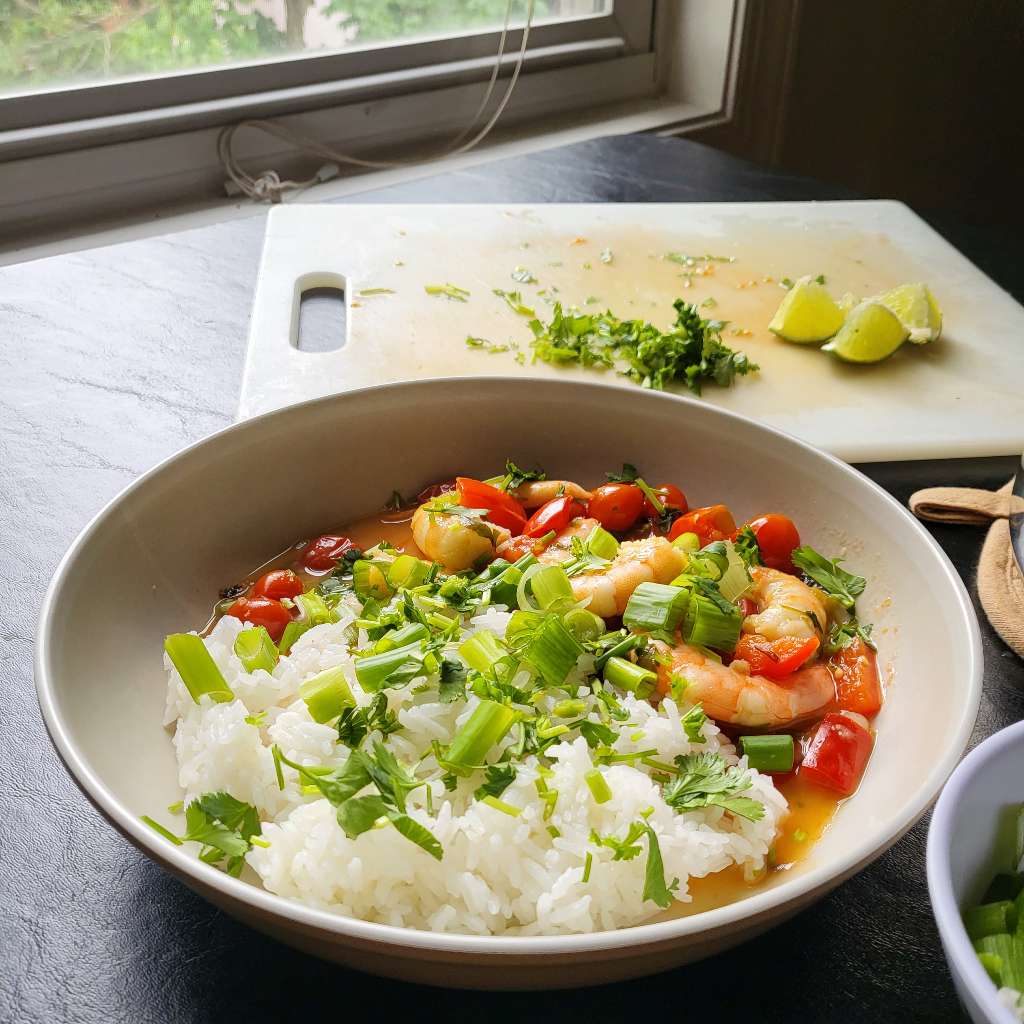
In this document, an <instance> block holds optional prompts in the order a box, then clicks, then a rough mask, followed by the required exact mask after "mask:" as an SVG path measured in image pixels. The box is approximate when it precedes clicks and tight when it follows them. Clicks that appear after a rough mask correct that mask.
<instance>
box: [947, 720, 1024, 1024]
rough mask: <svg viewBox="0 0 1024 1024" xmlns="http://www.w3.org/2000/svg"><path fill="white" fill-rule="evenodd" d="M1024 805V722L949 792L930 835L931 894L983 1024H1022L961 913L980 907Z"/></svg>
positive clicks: (962, 984)
mask: <svg viewBox="0 0 1024 1024" xmlns="http://www.w3.org/2000/svg"><path fill="white" fill-rule="evenodd" d="M1020 803H1024V722H1018V723H1017V724H1016V725H1011V726H1009V727H1008V728H1006V729H1003V730H1001V731H1000V732H997V733H996V734H995V735H994V736H990V737H989V738H988V739H987V740H985V742H984V743H981V744H979V745H978V746H977V747H975V748H974V750H972V751H971V752H970V754H968V755H967V757H965V758H964V760H963V761H962V762H961V764H960V766H959V767H958V768H957V769H956V771H955V772H953V774H952V776H951V777H950V780H949V782H948V783H947V784H946V788H945V789H944V790H943V791H942V795H941V796H940V797H939V800H938V803H937V804H936V805H935V813H934V814H933V815H932V821H931V825H930V827H929V829H928V856H927V863H928V892H929V894H930V896H931V900H932V911H933V912H934V914H935V921H936V923H937V924H938V926H939V937H940V938H941V939H942V948H943V950H944V951H945V954H946V960H947V962H948V963H949V970H950V973H951V974H952V975H953V983H954V984H955V985H956V990H957V992H958V993H959V994H960V998H961V999H962V1000H963V1003H964V1006H965V1007H966V1008H967V1012H968V1013H969V1014H970V1016H971V1020H973V1021H974V1022H975V1024H1016V1022H1017V1018H1016V1017H1015V1016H1014V1015H1013V1012H1012V1011H1011V1010H1009V1009H1008V1008H1007V1007H1005V1006H1003V1005H1002V1003H1000V1001H999V999H998V998H997V996H996V987H995V985H993V984H992V980H991V979H990V978H989V976H988V975H987V974H986V973H985V969H984V968H983V967H982V966H981V963H980V962H979V960H978V958H977V956H976V955H975V953H974V948H973V947H972V946H971V940H970V939H969V938H968V937H967V931H966V929H965V928H964V923H963V919H962V917H961V916H960V913H961V910H963V909H965V908H966V907H970V906H973V905H975V904H977V903H978V902H979V901H980V900H981V897H982V895H983V893H984V891H985V889H986V887H987V886H988V883H989V882H990V881H991V880H992V876H993V875H995V874H996V872H998V871H1006V870H1008V868H1009V865H1005V864H997V863H996V837H997V834H998V831H999V821H1000V815H1001V813H1002V812H1003V811H1004V810H1005V808H1006V807H1007V806H1008V805H1010V804H1020Z"/></svg>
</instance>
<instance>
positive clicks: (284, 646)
mask: <svg viewBox="0 0 1024 1024" xmlns="http://www.w3.org/2000/svg"><path fill="white" fill-rule="evenodd" d="M312 628H313V623H311V622H299V621H298V619H292V621H291V622H289V623H288V625H287V626H285V627H284V632H283V633H282V634H281V640H280V642H279V643H278V645H277V649H278V650H279V651H280V652H281V654H282V655H287V654H290V653H291V649H292V646H293V645H294V644H295V641H296V640H298V639H299V637H300V636H302V634H303V633H308V632H309V631H310V630H311V629H312Z"/></svg>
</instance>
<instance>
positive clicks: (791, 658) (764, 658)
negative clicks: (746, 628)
mask: <svg viewBox="0 0 1024 1024" xmlns="http://www.w3.org/2000/svg"><path fill="white" fill-rule="evenodd" d="M819 644H820V641H819V640H818V638H817V637H816V636H811V637H806V638H804V639H800V638H799V637H795V636H783V637H779V639H778V640H769V639H767V637H763V636H758V635H757V634H756V633H744V634H743V635H742V636H741V637H740V642H739V643H738V644H737V645H736V653H735V655H734V657H736V658H742V659H743V660H744V661H745V662H747V664H748V665H750V671H751V674H752V675H756V676H767V677H768V678H769V679H782V678H784V677H785V676H789V675H792V674H793V673H794V672H795V671H796V670H797V669H798V668H799V667H800V666H801V665H803V663H804V662H805V661H807V659H808V658H810V657H811V655H813V654H814V652H815V651H816V650H817V649H818V646H819Z"/></svg>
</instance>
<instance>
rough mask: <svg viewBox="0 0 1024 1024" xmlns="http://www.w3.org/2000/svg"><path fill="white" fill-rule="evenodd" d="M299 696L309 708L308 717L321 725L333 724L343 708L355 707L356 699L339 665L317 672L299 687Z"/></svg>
mask: <svg viewBox="0 0 1024 1024" xmlns="http://www.w3.org/2000/svg"><path fill="white" fill-rule="evenodd" d="M299 696H300V697H301V698H302V699H303V700H304V701H305V702H306V707H307V708H309V716H310V718H312V719H313V721H314V722H319V723H320V724H321V725H323V724H325V723H327V722H333V721H334V719H336V718H338V717H340V715H341V713H342V712H343V711H344V710H345V708H351V707H355V704H356V699H355V697H353V696H352V690H351V689H350V687H349V685H348V680H347V679H346V678H345V672H344V670H343V669H342V667H341V666H340V665H335V666H334V667H333V668H328V669H325V670H324V671H323V672H318V673H317V674H316V675H315V676H312V677H311V678H309V679H307V680H306V681H305V682H304V683H302V684H301V685H300V686H299Z"/></svg>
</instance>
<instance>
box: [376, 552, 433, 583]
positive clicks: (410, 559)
mask: <svg viewBox="0 0 1024 1024" xmlns="http://www.w3.org/2000/svg"><path fill="white" fill-rule="evenodd" d="M430 568H431V563H430V562H424V561H423V559H422V558H416V557H414V556H413V555H399V556H398V557H397V558H396V559H395V560H394V561H393V562H392V563H391V565H390V567H389V568H388V571H387V574H386V579H387V583H388V586H389V587H391V589H392V590H398V588H399V587H405V588H406V589H407V590H411V589H412V588H413V587H418V586H419V585H420V584H421V583H423V582H424V580H426V578H427V576H428V575H429V574H430Z"/></svg>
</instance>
